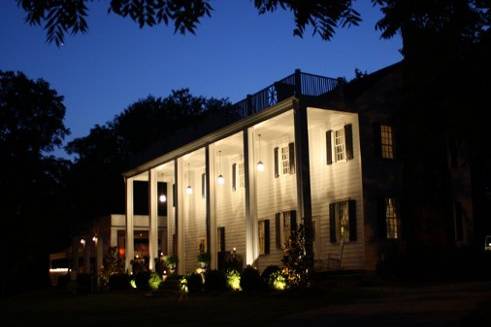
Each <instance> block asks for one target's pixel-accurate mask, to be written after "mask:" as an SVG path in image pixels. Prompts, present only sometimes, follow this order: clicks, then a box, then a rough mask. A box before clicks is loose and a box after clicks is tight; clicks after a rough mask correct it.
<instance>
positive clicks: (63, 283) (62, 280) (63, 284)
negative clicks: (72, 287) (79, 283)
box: [56, 273, 71, 289]
mask: <svg viewBox="0 0 491 327" xmlns="http://www.w3.org/2000/svg"><path fill="white" fill-rule="evenodd" d="M70 278H71V276H70V274H69V273H68V274H65V275H61V276H58V280H57V282H56V287H58V288H60V289H66V288H67V286H68V283H69V282H70Z"/></svg>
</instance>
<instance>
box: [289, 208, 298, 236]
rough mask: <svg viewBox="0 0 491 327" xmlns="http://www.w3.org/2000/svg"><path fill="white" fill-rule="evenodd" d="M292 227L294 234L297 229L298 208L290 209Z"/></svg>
mask: <svg viewBox="0 0 491 327" xmlns="http://www.w3.org/2000/svg"><path fill="white" fill-rule="evenodd" d="M290 228H291V234H292V235H293V233H294V232H296V231H297V211H296V210H291V211H290Z"/></svg>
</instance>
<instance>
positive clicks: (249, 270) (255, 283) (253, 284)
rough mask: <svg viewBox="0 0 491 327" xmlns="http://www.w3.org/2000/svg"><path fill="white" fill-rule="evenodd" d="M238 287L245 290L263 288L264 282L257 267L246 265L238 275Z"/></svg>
mask: <svg viewBox="0 0 491 327" xmlns="http://www.w3.org/2000/svg"><path fill="white" fill-rule="evenodd" d="M240 287H241V288H242V290H244V291H246V292H250V291H259V290H262V289H264V283H263V281H262V280H261V276H260V275H259V272H258V271H257V269H255V268H254V267H251V266H247V267H246V268H245V269H244V271H242V274H241V275H240Z"/></svg>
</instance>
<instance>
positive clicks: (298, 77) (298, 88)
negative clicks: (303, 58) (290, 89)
mask: <svg viewBox="0 0 491 327" xmlns="http://www.w3.org/2000/svg"><path fill="white" fill-rule="evenodd" d="M294 75H295V94H294V95H295V97H297V98H299V97H300V96H301V95H302V72H301V71H300V69H298V68H297V69H295V74H294Z"/></svg>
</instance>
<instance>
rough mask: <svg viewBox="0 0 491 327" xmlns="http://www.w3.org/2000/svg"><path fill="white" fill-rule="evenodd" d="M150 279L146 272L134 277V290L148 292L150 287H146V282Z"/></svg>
mask: <svg viewBox="0 0 491 327" xmlns="http://www.w3.org/2000/svg"><path fill="white" fill-rule="evenodd" d="M149 279H150V273H149V272H148V271H140V272H139V273H137V274H136V275H135V284H136V288H138V289H139V290H144V291H148V290H149V289H150V285H148V280H149Z"/></svg>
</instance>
